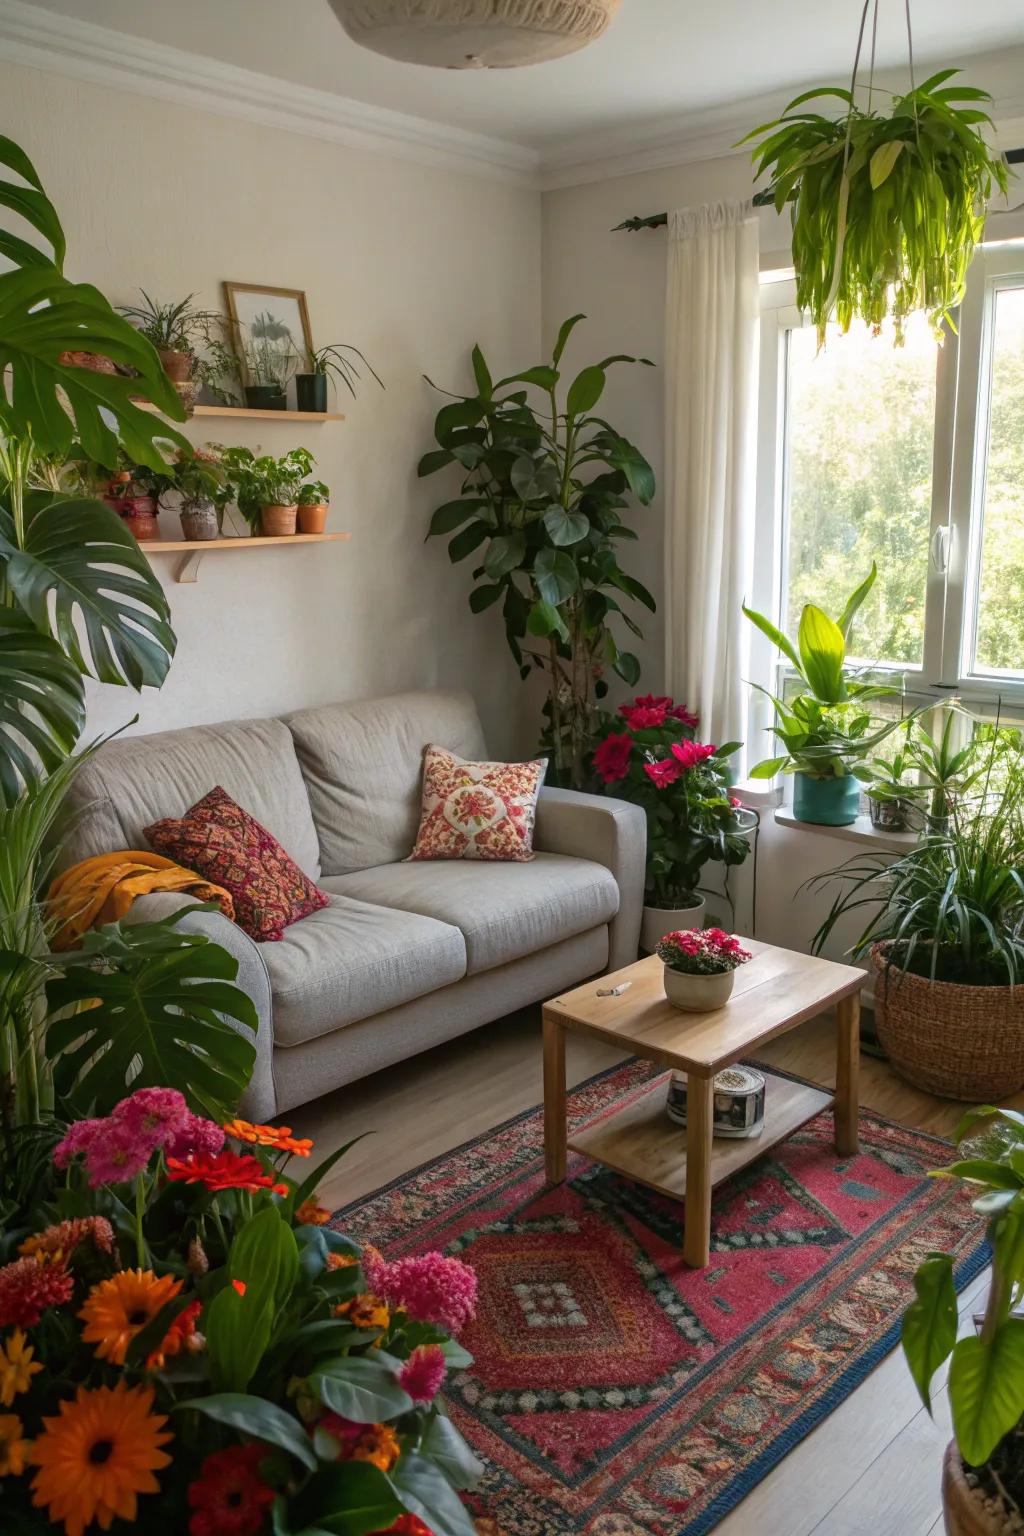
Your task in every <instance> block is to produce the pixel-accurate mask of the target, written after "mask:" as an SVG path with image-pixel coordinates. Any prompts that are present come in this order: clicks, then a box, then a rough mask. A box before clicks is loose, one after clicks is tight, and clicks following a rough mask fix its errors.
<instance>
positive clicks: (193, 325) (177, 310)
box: [119, 288, 223, 356]
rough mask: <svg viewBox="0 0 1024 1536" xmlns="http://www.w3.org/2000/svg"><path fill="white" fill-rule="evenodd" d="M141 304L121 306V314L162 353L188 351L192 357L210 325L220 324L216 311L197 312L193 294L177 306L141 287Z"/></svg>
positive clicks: (180, 301) (207, 332) (219, 317)
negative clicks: (162, 300) (160, 299)
mask: <svg viewBox="0 0 1024 1536" xmlns="http://www.w3.org/2000/svg"><path fill="white" fill-rule="evenodd" d="M139 293H140V295H141V298H142V303H141V304H121V305H120V306H119V309H120V312H121V314H122V315H124V317H125V319H126V320H130V321H131V323H132V324H133V325H134V326H135V328H136V330H137V331H138V332H139V335H140V336H145V338H146V340H147V341H151V342H152V343H153V345H154V347H157V348H159V349H160V350H161V351H169V352H188V353H190V354H191V355H192V356H195V353H196V350H197V343H198V344H200V345H201V344H202V343H204V342H206V341H208V340H209V336H210V328H211V326H214V325H217V324H222V323H223V320H222V317H221V316H220V315H219V314H217V312H216V311H215V310H209V309H197V308H196V306H195V305H194V304H193V302H192V300H193V299H194V298H195V294H194V293H190V294H189V295H188V297H187V298H184V299H179V300H178V302H177V303H173V302H169V303H166V304H162V303H160V302H159V301H158V300H157V299H151V298H150V296H149V294H148V293H147V292H146V290H145V288H140V289H139Z"/></svg>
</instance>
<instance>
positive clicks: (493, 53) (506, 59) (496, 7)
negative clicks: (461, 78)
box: [331, 0, 619, 69]
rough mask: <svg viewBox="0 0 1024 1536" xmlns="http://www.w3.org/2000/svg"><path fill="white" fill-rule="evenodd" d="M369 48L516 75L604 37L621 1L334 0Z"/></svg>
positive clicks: (351, 31) (414, 60)
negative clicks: (511, 71)
mask: <svg viewBox="0 0 1024 1536" xmlns="http://www.w3.org/2000/svg"><path fill="white" fill-rule="evenodd" d="M331 5H332V7H333V9H334V12H335V15H336V16H337V17H338V20H339V21H340V22H341V24H342V26H343V27H344V28H345V31H346V32H347V33H348V35H349V36H350V37H351V38H354V40H355V41H356V42H357V43H361V44H362V45H363V47H364V48H371V49H372V50H373V52H374V53H383V54H385V55H386V56H387V57H388V58H391V59H401V60H403V61H404V62H405V63H408V64H432V65H434V66H435V67H437V68H439V69H514V68H516V67H518V66H519V65H522V64H540V63H542V62H543V61H544V60H545V59H557V58H560V57H561V56H562V55H563V54H566V53H575V52H576V50H577V49H578V48H585V47H586V45H587V44H588V43H592V42H594V40H595V39H596V38H598V37H600V36H601V34H602V32H604V30H605V28H606V27H607V26H608V23H609V22H610V21H611V18H612V16H613V14H614V13H615V11H616V10H618V7H619V0H331Z"/></svg>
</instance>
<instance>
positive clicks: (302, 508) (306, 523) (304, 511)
mask: <svg viewBox="0 0 1024 1536" xmlns="http://www.w3.org/2000/svg"><path fill="white" fill-rule="evenodd" d="M298 505H299V532H300V533H323V531H324V529H325V528H326V526H327V513H328V512H329V511H330V505H331V493H330V491H329V490H328V488H327V486H326V485H324V482H323V481H322V480H307V481H306V482H305V484H304V485H300V486H299V497H298Z"/></svg>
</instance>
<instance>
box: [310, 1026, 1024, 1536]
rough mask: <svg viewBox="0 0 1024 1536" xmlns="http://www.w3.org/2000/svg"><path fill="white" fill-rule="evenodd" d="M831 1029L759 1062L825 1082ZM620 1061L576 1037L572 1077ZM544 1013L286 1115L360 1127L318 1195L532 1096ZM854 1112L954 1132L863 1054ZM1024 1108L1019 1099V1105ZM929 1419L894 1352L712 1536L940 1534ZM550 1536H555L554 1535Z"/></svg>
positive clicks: (941, 1412) (338, 1191) (970, 1302)
mask: <svg viewBox="0 0 1024 1536" xmlns="http://www.w3.org/2000/svg"><path fill="white" fill-rule="evenodd" d="M833 1038H834V1037H833V1030H832V1026H831V1023H830V1022H829V1021H828V1020H812V1021H811V1022H810V1023H809V1024H805V1025H804V1026H803V1027H802V1028H801V1029H798V1030H794V1031H792V1032H791V1033H790V1034H788V1035H786V1036H784V1037H782V1039H780V1040H777V1041H773V1042H772V1043H771V1044H770V1045H768V1046H766V1047H765V1048H764V1049H763V1050H762V1051H761V1053H760V1056H761V1058H762V1059H763V1060H765V1061H768V1062H770V1063H771V1064H773V1065H775V1066H779V1067H782V1068H784V1069H785V1070H787V1071H790V1072H795V1073H797V1074H799V1075H800V1076H803V1077H806V1078H809V1079H811V1080H812V1081H815V1082H820V1083H822V1084H825V1085H829V1086H830V1085H831V1084H832V1083H833V1081H834V1077H833V1058H834V1043H833ZM619 1059H621V1058H620V1053H618V1052H617V1051H614V1050H612V1049H610V1048H609V1047H607V1046H605V1045H603V1044H601V1043H600V1042H599V1041H596V1040H585V1039H583V1038H581V1037H578V1036H570V1037H569V1039H568V1045H567V1061H566V1074H567V1078H568V1080H569V1082H570V1084H572V1083H576V1082H579V1081H580V1080H581V1079H582V1078H584V1077H589V1076H590V1075H591V1074H592V1073H594V1072H598V1071H600V1070H601V1069H602V1068H603V1067H606V1066H610V1065H611V1064H612V1063H613V1062H615V1061H617V1060H619ZM540 1098H541V1073H540V1013H539V1010H532V1011H530V1012H528V1013H523V1014H517V1015H513V1016H512V1017H510V1018H508V1019H504V1020H502V1021H501V1022H500V1023H498V1024H494V1025H491V1026H490V1027H488V1028H486V1029H482V1030H478V1031H476V1033H475V1034H472V1035H467V1036H465V1037H463V1038H462V1039H461V1040H456V1041H453V1042H451V1044H449V1045H446V1046H441V1047H439V1048H438V1049H437V1050H435V1051H431V1052H429V1053H427V1054H425V1055H422V1056H416V1057H413V1058H412V1059H411V1060H410V1061H407V1062H404V1063H402V1064H401V1065H400V1066H398V1067H394V1068H392V1069H391V1070H390V1071H388V1072H383V1073H378V1074H377V1076H375V1077H372V1078H366V1079H364V1080H363V1081H362V1082H359V1083H355V1084H353V1085H352V1086H351V1087H349V1088H344V1089H341V1090H340V1091H339V1092H337V1093H334V1094H330V1095H327V1096H325V1097H324V1098H322V1099H318V1100H317V1101H316V1102H315V1103H313V1104H310V1105H306V1106H304V1107H303V1108H302V1109H301V1110H295V1111H293V1112H292V1113H291V1114H290V1115H289V1116H288V1119H289V1120H290V1122H291V1124H292V1125H293V1127H294V1128H295V1130H296V1133H297V1134H299V1135H303V1136H312V1137H314V1138H315V1139H316V1141H317V1148H316V1151H315V1152H314V1157H316V1156H318V1155H319V1156H324V1155H326V1154H327V1153H328V1152H330V1151H331V1150H332V1149H333V1148H334V1147H336V1146H338V1145H340V1144H341V1143H342V1142H343V1141H348V1140H350V1139H351V1138H352V1137H353V1136H358V1135H360V1134H361V1133H362V1132H364V1131H369V1132H371V1133H372V1134H371V1135H368V1136H367V1137H366V1139H365V1140H364V1141H361V1142H360V1143H359V1145H358V1146H357V1147H354V1148H353V1149H352V1151H351V1152H350V1153H349V1154H348V1155H347V1157H345V1158H343V1159H342V1161H341V1163H340V1164H338V1165H337V1166H336V1167H335V1169H334V1171H333V1172H332V1173H331V1175H330V1176H329V1177H328V1179H327V1180H326V1182H325V1184H324V1186H323V1188H322V1190H321V1197H322V1199H323V1202H324V1204H326V1205H329V1206H331V1207H332V1208H334V1209H337V1208H338V1207H339V1206H342V1205H345V1204H346V1203H347V1202H348V1201H350V1200H354V1199H356V1198H357V1197H358V1196H360V1195H363V1194H366V1193H368V1192H369V1191H371V1190H374V1189H377V1188H378V1187H379V1186H380V1185H382V1184H385V1183H387V1182H388V1181H389V1180H390V1179H393V1178H396V1177H397V1176H398V1175H400V1174H402V1173H404V1172H406V1171H407V1170H408V1169H410V1168H414V1167H416V1166H417V1165H418V1164H419V1163H422V1162H426V1161H427V1160H428V1159H429V1158H432V1157H436V1156H438V1155H439V1154H440V1153H442V1152H446V1151H449V1150H450V1149H451V1148H453V1147H456V1146H458V1145H459V1144H460V1143H461V1142H463V1141H466V1140H468V1139H469V1138H470V1137H472V1136H475V1135H478V1134H480V1133H481V1132H483V1131H487V1130H489V1129H490V1128H491V1127H492V1126H494V1125H497V1124H499V1123H500V1122H501V1121H502V1120H506V1119H508V1118H509V1116H511V1115H514V1114H517V1113H518V1112H519V1111H520V1110H523V1109H528V1108H530V1107H532V1106H533V1105H535V1104H537V1103H539V1102H540ZM861 1102H862V1104H864V1105H866V1106H868V1107H870V1108H872V1109H875V1110H877V1111H879V1112H880V1113H881V1114H884V1115H887V1116H889V1118H890V1119H893V1120H896V1121H898V1122H899V1123H900V1124H903V1125H908V1126H913V1127H916V1128H918V1129H920V1130H925V1131H930V1132H932V1133H933V1134H935V1135H939V1136H948V1135H950V1133H951V1132H952V1130H953V1128H954V1127H955V1125H956V1123H957V1121H958V1119H959V1117H960V1109H959V1107H958V1106H957V1105H955V1104H951V1103H949V1102H947V1101H944V1100H941V1099H935V1098H932V1097H931V1096H930V1095H929V1094H925V1093H919V1092H917V1091H916V1090H915V1089H913V1088H910V1087H908V1086H907V1085H906V1084H905V1083H903V1082H901V1081H900V1079H899V1078H897V1077H896V1075H895V1074H894V1073H893V1072H892V1071H891V1069H890V1068H889V1067H888V1066H886V1065H885V1064H884V1063H883V1062H880V1061H876V1060H873V1059H871V1058H870V1057H867V1056H864V1057H862V1060H861ZM1013 1102H1014V1103H1015V1104H1016V1105H1018V1107H1021V1108H1024V1095H1021V1096H1020V1097H1019V1098H1018V1099H1017V1100H1014V1101H1013ZM985 1285H986V1279H985V1277H984V1276H982V1277H981V1278H980V1279H979V1280H978V1281H976V1282H975V1283H974V1284H973V1285H972V1286H971V1287H969V1288H968V1290H966V1291H965V1292H964V1294H963V1296H962V1298H961V1303H962V1305H961V1325H962V1326H963V1327H966V1326H968V1325H969V1318H970V1315H971V1313H972V1312H974V1311H976V1310H977V1309H978V1306H979V1304H980V1300H981V1298H982V1296H983V1295H984V1291H985ZM936 1420H937V1422H936V1423H934V1424H933V1423H932V1421H931V1420H930V1419H929V1417H928V1415H927V1413H925V1411H924V1409H923V1408H922V1407H921V1404H920V1401H919V1399H918V1397H917V1393H916V1391H915V1389H914V1386H913V1384H912V1382H911V1380H910V1376H909V1373H908V1372H907V1370H906V1367H905V1365H904V1363H903V1358H902V1355H901V1354H900V1353H899V1351H894V1352H893V1353H892V1354H891V1355H889V1356H888V1357H887V1359H886V1360H885V1361H883V1362H882V1364H881V1365H879V1366H878V1368H877V1369H876V1370H875V1371H873V1372H872V1374H871V1376H870V1377H869V1378H868V1380H867V1381H866V1382H865V1383H864V1384H863V1385H862V1386H861V1387H859V1388H858V1390H857V1391H856V1392H854V1393H853V1394H852V1395H851V1396H850V1397H849V1398H847V1399H846V1401H845V1402H843V1403H842V1404H841V1405H840V1407H839V1408H838V1409H836V1411H835V1412H834V1413H833V1414H831V1415H830V1416H829V1417H828V1418H827V1419H826V1420H825V1421H824V1422H823V1423H822V1424H820V1425H819V1426H818V1428H817V1429H815V1430H814V1431H813V1432H812V1433H811V1434H810V1435H809V1436H808V1437H807V1439H806V1440H804V1441H803V1443H802V1444H801V1445H799V1446H798V1447H797V1448H796V1449H795V1450H794V1451H793V1452H792V1453H791V1454H790V1455H789V1456H788V1457H787V1458H786V1459H785V1461H783V1462H782V1463H781V1465H780V1466H778V1467H777V1468H776V1469H775V1471H774V1472H772V1473H771V1474H770V1475H769V1476H768V1477H766V1478H765V1479H764V1481H763V1482H762V1483H760V1484H759V1485H758V1486H757V1487H756V1488H755V1489H754V1490H753V1492H752V1493H750V1494H749V1495H748V1497H747V1498H746V1499H745V1500H744V1501H743V1503H742V1504H741V1505H739V1506H738V1507H737V1508H736V1509H735V1510H734V1511H733V1513H732V1514H731V1515H729V1516H728V1517H727V1518H726V1519H725V1520H724V1521H723V1522H722V1523H721V1524H720V1525H719V1526H718V1527H717V1531H718V1533H719V1536H754V1533H757V1536H812V1533H814V1536H868V1533H870V1536H940V1533H941V1531H942V1515H941V1502H940V1496H939V1471H940V1463H941V1459H942V1450H943V1447H944V1445H945V1444H946V1442H947V1441H948V1439H949V1437H950V1429H949V1417H948V1408H947V1404H946V1399H945V1392H944V1390H943V1391H940V1392H937V1394H936ZM551 1536H558V1533H556V1532H552V1533H551Z"/></svg>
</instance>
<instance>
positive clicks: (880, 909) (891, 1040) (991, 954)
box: [807, 742, 1024, 1103]
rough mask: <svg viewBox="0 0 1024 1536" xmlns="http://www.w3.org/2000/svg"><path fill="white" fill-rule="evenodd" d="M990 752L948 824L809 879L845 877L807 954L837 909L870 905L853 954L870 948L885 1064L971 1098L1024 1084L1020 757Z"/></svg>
mask: <svg viewBox="0 0 1024 1536" xmlns="http://www.w3.org/2000/svg"><path fill="white" fill-rule="evenodd" d="M988 756H989V763H988V771H987V773H986V776H985V779H984V780H983V781H982V783H981V784H980V785H978V786H977V792H976V793H974V794H972V795H970V796H958V797H957V798H956V799H954V800H953V801H952V803H951V806H950V813H949V819H948V824H947V825H946V826H945V827H943V828H938V827H935V826H926V828H925V830H924V831H923V832H922V833H921V835H920V836H919V838H918V841H917V843H916V845H915V846H914V847H913V848H912V849H911V850H910V851H909V852H908V853H907V854H905V855H904V856H903V857H901V858H898V859H895V860H893V859H892V857H891V855H885V854H872V853H869V854H866V855H864V856H861V857H857V858H854V859H850V860H848V861H847V863H845V864H843V865H842V866H840V868H838V869H835V870H832V871H830V872H829V873H827V874H821V875H816V876H815V877H814V878H813V879H812V880H810V881H808V883H807V888H808V889H812V890H814V889H820V888H821V887H822V886H824V885H825V884H827V883H829V882H832V881H839V882H841V884H842V885H843V886H844V889H842V890H841V891H840V892H839V894H838V895H837V896H836V897H835V899H834V900H833V902H832V906H831V908H830V910H829V913H828V916H827V917H826V918H825V920H824V922H823V923H822V924H821V927H820V928H819V929H818V931H817V933H816V934H815V936H814V939H813V947H814V949H815V951H820V949H821V948H822V946H823V945H824V943H825V941H826V940H827V939H828V937H829V935H830V934H831V933H832V931H833V929H834V928H835V925H836V923H837V922H839V920H840V919H841V918H842V917H844V916H845V914H847V913H849V912H854V911H857V910H859V909H863V908H866V909H867V910H868V912H869V914H870V915H869V918H868V922H867V924H866V926H865V928H864V930H863V932H862V933H861V934H860V936H859V937H858V938H857V940H856V941H855V943H854V944H853V945H852V947H851V950H850V953H851V954H852V955H853V956H854V957H855V958H859V957H860V956H862V955H870V957H871V963H872V967H873V970H874V993H875V1023H876V1027H877V1030H878V1038H879V1040H880V1042H881V1044H882V1046H883V1048H884V1050H885V1051H886V1054H887V1055H888V1057H889V1060H890V1061H891V1062H892V1065H893V1066H894V1067H895V1068H896V1070H897V1071H898V1072H899V1073H900V1075H901V1076H902V1077H905V1078H906V1079H907V1081H908V1082H910V1083H913V1084H914V1085H915V1086H916V1087H918V1088H924V1089H926V1090H927V1091H928V1092H930V1093H938V1094H941V1095H942V1096H943V1097H945V1098H952V1099H962V1100H966V1101H967V1102H971V1101H973V1102H975V1103H977V1102H978V1101H980V1100H989V1101H997V1100H1000V1099H1005V1098H1008V1097H1009V1095H1010V1094H1013V1093H1016V1092H1017V1091H1018V1090H1019V1089H1020V1088H1022V1087H1024V988H1022V987H1021V984H1020V983H1021V980H1022V979H1024V879H1022V876H1021V870H1022V869H1024V764H1022V762H1021V760H1020V756H1019V754H1014V755H1013V756H1010V755H1009V754H1006V753H1005V752H1003V751H1002V750H1001V748H1000V745H999V743H998V742H993V743H992V745H991V746H990V749H989V755H988ZM997 767H998V770H999V773H998V775H996V774H995V770H996V768H997ZM997 778H998V779H1001V781H1002V782H1001V783H997V782H996V780H997Z"/></svg>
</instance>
